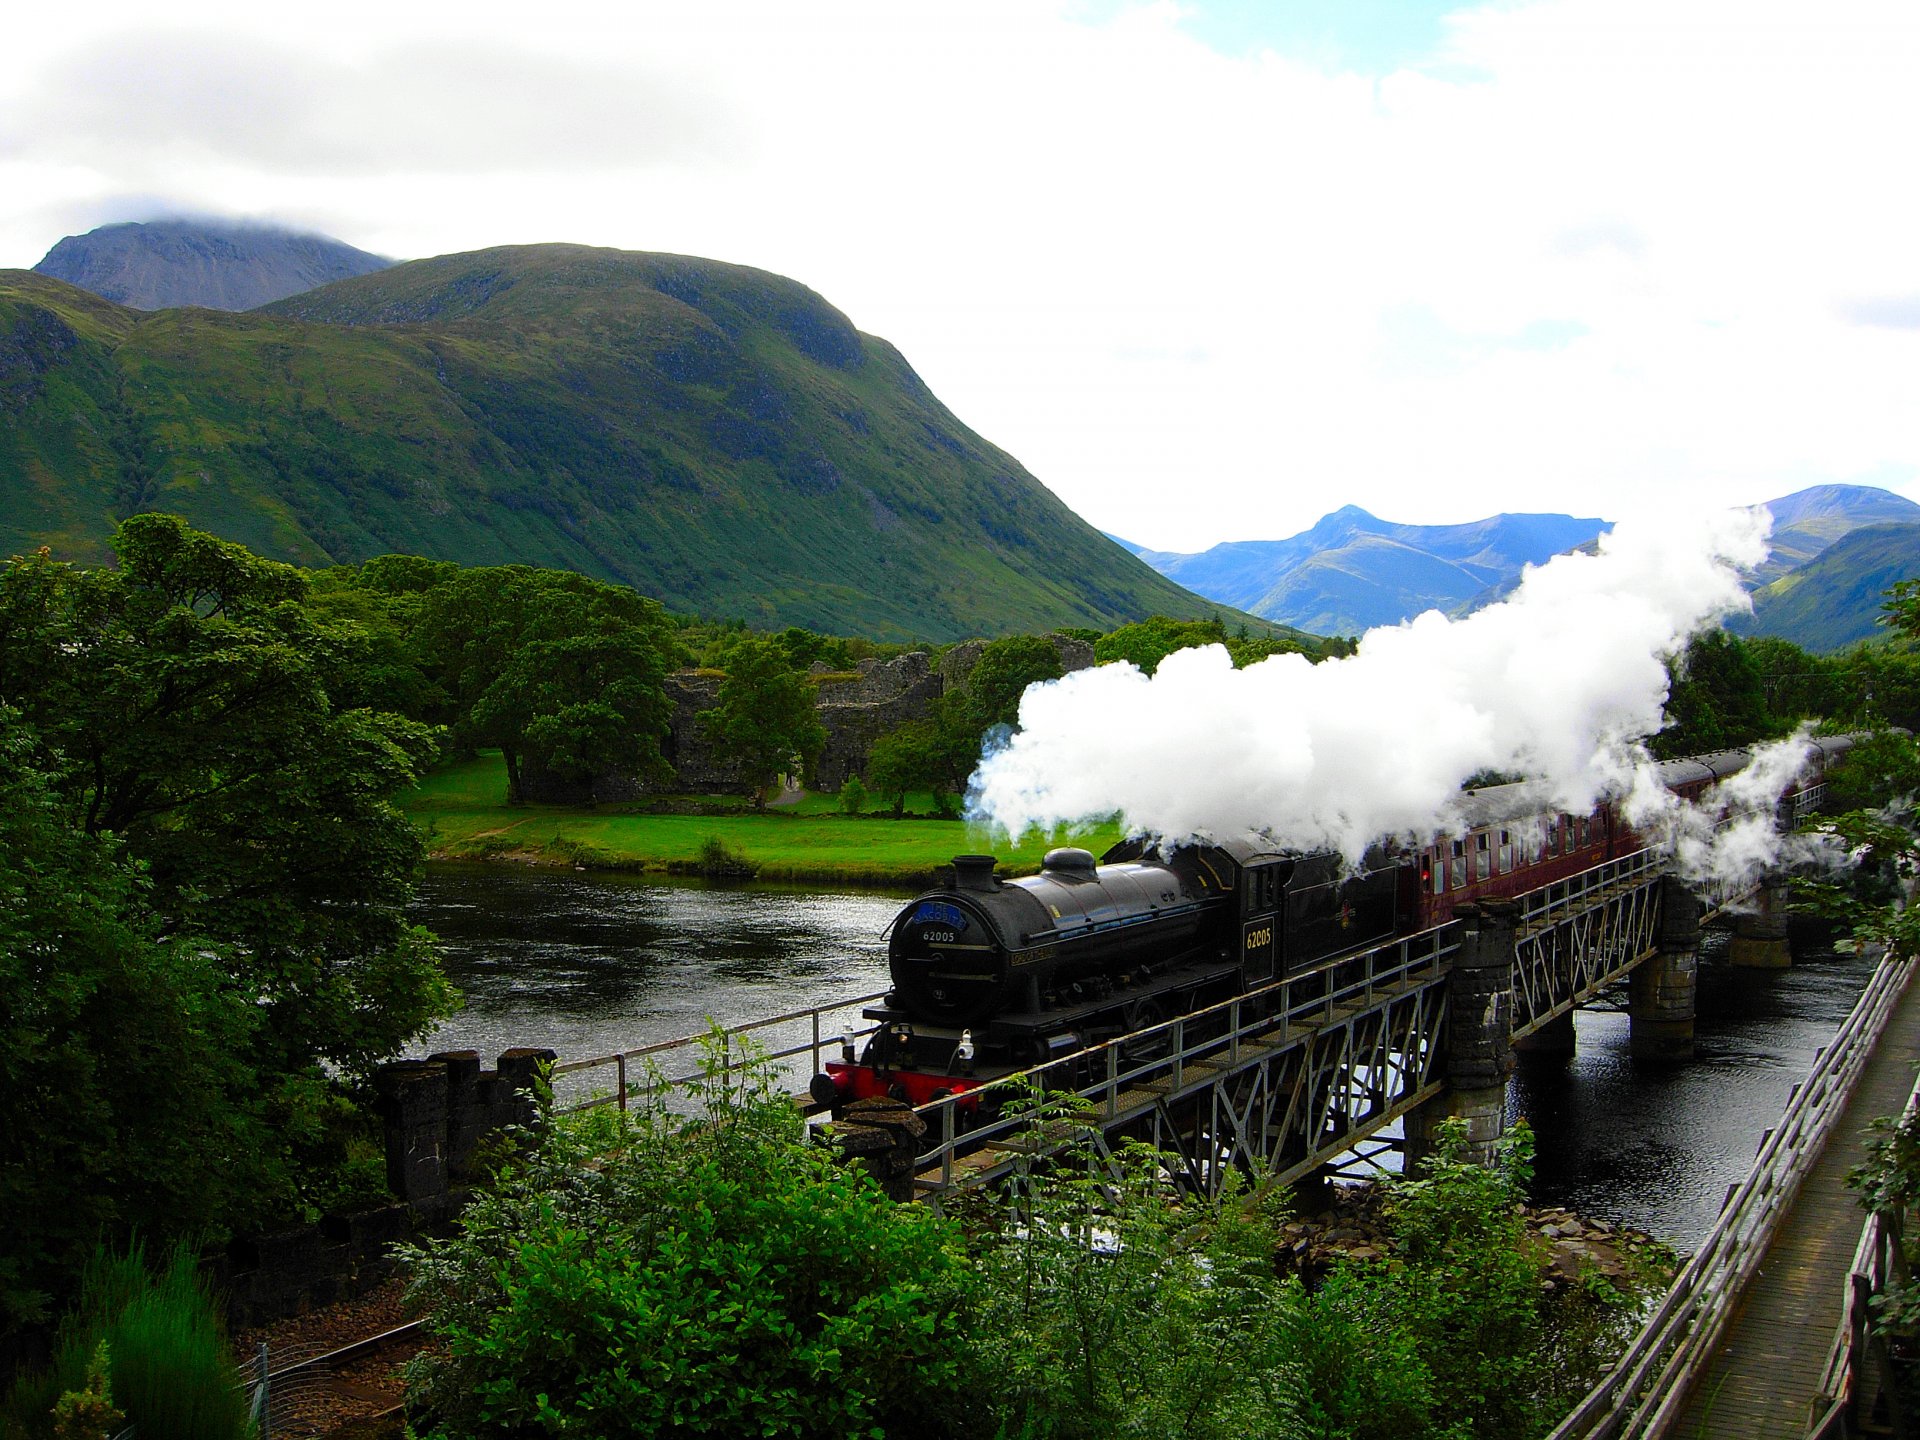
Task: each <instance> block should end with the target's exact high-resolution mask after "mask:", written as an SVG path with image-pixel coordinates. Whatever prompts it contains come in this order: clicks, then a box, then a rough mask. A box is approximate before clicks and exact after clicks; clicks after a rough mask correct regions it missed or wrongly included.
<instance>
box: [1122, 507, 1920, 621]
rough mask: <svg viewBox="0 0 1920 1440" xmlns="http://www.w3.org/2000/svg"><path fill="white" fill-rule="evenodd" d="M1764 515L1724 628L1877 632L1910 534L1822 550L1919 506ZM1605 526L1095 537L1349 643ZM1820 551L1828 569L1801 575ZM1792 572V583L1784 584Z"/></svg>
mask: <svg viewBox="0 0 1920 1440" xmlns="http://www.w3.org/2000/svg"><path fill="white" fill-rule="evenodd" d="M1767 508H1768V509H1769V510H1771V511H1772V512H1773V554H1772V557H1771V558H1770V559H1769V560H1768V561H1767V563H1766V564H1765V565H1763V566H1761V567H1760V569H1759V570H1758V571H1757V572H1755V574H1754V575H1753V576H1752V577H1751V579H1750V581H1749V583H1750V585H1751V587H1752V588H1753V590H1754V592H1755V596H1754V598H1755V601H1756V604H1757V607H1758V608H1757V610H1756V613H1755V614H1754V615H1753V616H1752V617H1751V618H1750V619H1749V618H1744V617H1743V618H1742V619H1740V620H1739V621H1738V622H1737V624H1736V627H1735V628H1737V629H1739V630H1740V631H1741V633H1743V634H1749V635H1756V634H1757V635H1782V636H1784V637H1785V638H1788V639H1793V640H1796V641H1798V642H1799V643H1801V644H1805V645H1808V646H1810V647H1812V648H1828V647H1830V646H1833V645H1838V644H1845V643H1848V642H1849V641H1851V640H1853V639H1857V638H1860V637H1862V636H1865V635H1871V634H1875V633H1877V628H1878V627H1877V626H1876V624H1875V621H1876V619H1877V616H1878V614H1879V592H1880V590H1882V589H1884V588H1885V586H1886V585H1888V584H1891V583H1892V581H1891V580H1888V579H1886V576H1887V575H1890V574H1893V573H1894V571H1895V570H1898V569H1899V567H1900V566H1901V565H1903V564H1905V563H1906V562H1905V559H1904V556H1905V554H1906V553H1907V551H1906V550H1903V548H1902V547H1903V545H1905V546H1911V545H1913V544H1914V543H1915V537H1920V530H1907V531H1904V532H1902V533H1900V534H1887V535H1877V536H1876V537H1875V538H1874V540H1873V543H1871V544H1869V543H1865V542H1864V541H1863V543H1860V544H1857V545H1852V546H1844V547H1842V546H1836V542H1838V541H1840V540H1842V539H1844V538H1845V537H1847V536H1849V535H1851V534H1853V533H1854V532H1855V531H1858V530H1861V529H1863V528H1865V527H1875V528H1876V530H1877V529H1878V528H1879V527H1885V526H1907V527H1911V526H1915V525H1920V505H1916V504H1915V503H1914V502H1913V501H1911V500H1907V499H1903V498H1902V497H1901V496H1898V495H1895V494H1894V493H1893V492H1892V491H1890V490H1882V489H1879V488H1877V487H1875V486H1871V485H1815V486H1813V487H1811V488H1809V489H1806V490H1799V491H1795V492H1794V493H1793V494H1791V495H1783V496H1781V497H1780V498H1779V499H1777V500H1769V501H1768V502H1767ZM1607 525H1608V522H1607V521H1604V520H1596V519H1579V518H1576V517H1574V516H1572V515H1494V516H1490V517H1489V518H1487V519H1485V520H1476V521H1473V522H1472V523H1470V524H1466V525H1396V524H1394V523H1393V522H1392V521H1389V520H1382V519H1379V518H1378V517H1377V516H1373V515H1369V514H1368V513H1367V512H1366V511H1365V510H1362V509H1360V508H1359V507H1358V506H1356V505H1348V506H1345V507H1344V508H1342V509H1339V510H1336V511H1334V512H1333V513H1332V514H1331V515H1328V516H1326V517H1325V518H1324V519H1322V520H1321V521H1320V522H1319V523H1318V524H1316V525H1315V526H1314V527H1313V528H1312V529H1311V530H1303V531H1301V532H1300V533H1299V534H1298V535H1295V536H1293V537H1292V538H1291V539H1287V540H1235V541H1230V542H1228V543H1226V544H1223V545H1216V546H1214V547H1213V548H1212V549H1211V550H1204V551H1201V552H1200V553H1199V554H1197V555H1183V554H1179V553H1177V552H1174V551H1168V550H1149V549H1147V548H1146V547H1145V546H1142V545H1135V544H1133V543H1131V542H1129V541H1126V540H1122V539H1120V537H1119V536H1117V535H1115V536H1111V537H1109V538H1111V539H1113V540H1115V541H1116V542H1117V543H1119V544H1120V545H1123V546H1125V547H1126V548H1127V549H1128V550H1131V551H1132V552H1133V553H1134V554H1135V555H1138V556H1139V557H1140V558H1141V559H1142V560H1144V561H1146V562H1147V564H1149V565H1151V566H1152V567H1153V568H1154V569H1156V570H1158V571H1159V572H1160V573H1161V574H1162V575H1165V576H1166V577H1167V578H1168V579H1170V580H1174V581H1177V582H1178V583H1180V584H1182V585H1184V586H1186V587H1187V588H1188V589H1189V590H1192V591H1193V592H1195V593H1196V594H1199V595H1203V596H1205V597H1206V598H1207V599H1209V600H1217V601H1219V602H1220V603H1222V604H1225V605H1232V606H1235V607H1236V608H1238V609H1241V610H1246V611H1250V612H1251V613H1253V614H1255V615H1259V616H1263V617H1264V618H1266V619H1268V620H1278V621H1280V622H1282V623H1283V624H1287V625H1296V626H1298V627H1299V628H1300V629H1302V630H1309V631H1312V632H1314V633H1316V634H1321V635H1331V634H1340V635H1354V634H1359V633H1360V632H1362V631H1364V630H1368V629H1371V628H1372V627H1373V626H1375V625H1395V624H1398V623H1399V622H1400V621H1402V620H1407V619H1411V618H1412V617H1413V616H1415V615H1418V614H1420V613H1421V612H1422V611H1423V610H1441V611H1444V612H1446V613H1448V614H1462V613H1465V612H1466V611H1469V610H1473V609H1476V608H1478V607H1479V606H1481V605H1485V604H1487V603H1488V602H1490V601H1492V600H1496V599H1498V598H1499V597H1500V596H1502V595H1504V594H1506V593H1507V592H1508V591H1510V590H1511V589H1512V588H1513V587H1514V586H1515V585H1517V584H1518V583H1519V581H1520V572H1521V570H1522V569H1523V568H1524V567H1525V566H1527V565H1530V564H1531V565H1539V564H1544V563H1545V562H1546V561H1547V560H1548V559H1550V558H1552V557H1553V556H1555V555H1557V554H1559V553H1560V552H1561V551H1563V550H1573V549H1576V548H1578V547H1580V546H1582V545H1588V544H1591V543H1592V542H1593V540H1594V538H1595V537H1596V536H1598V535H1599V534H1600V533H1601V532H1602V531H1603V530H1605V529H1606V528H1607ZM1830 547H1833V552H1834V553H1833V557H1832V559H1831V560H1829V561H1827V563H1825V564H1823V565H1819V566H1818V568H1815V567H1816V562H1819V561H1821V560H1822V558H1823V557H1824V556H1825V555H1826V554H1827V552H1828V550H1829V548H1830ZM1802 570H1806V571H1808V572H1809V575H1808V576H1807V577H1806V579H1805V580H1804V581H1802V580H1798V579H1793V578H1792V577H1796V576H1799V575H1800V573H1801V571H1802ZM1856 570H1857V571H1858V572H1859V573H1858V574H1857V575H1855V574H1854V572H1855V571H1856ZM1910 575H1911V576H1920V565H1916V568H1915V569H1914V570H1912V571H1911V572H1909V574H1898V575H1894V578H1895V579H1905V578H1910ZM1849 577H1851V578H1849ZM1789 595H1791V596H1792V599H1791V600H1789V599H1788V597H1789ZM1816 597H1818V598H1816Z"/></svg>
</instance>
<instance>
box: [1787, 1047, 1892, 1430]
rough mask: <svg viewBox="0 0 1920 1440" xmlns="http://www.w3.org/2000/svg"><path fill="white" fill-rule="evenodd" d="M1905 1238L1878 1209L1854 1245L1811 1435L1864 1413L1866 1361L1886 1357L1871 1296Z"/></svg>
mask: <svg viewBox="0 0 1920 1440" xmlns="http://www.w3.org/2000/svg"><path fill="white" fill-rule="evenodd" d="M1917 1109H1920V1081H1915V1082H1914V1087H1913V1092H1912V1093H1911V1094H1910V1095H1908V1096H1907V1103H1906V1107H1905V1113H1907V1114H1909V1115H1910V1114H1912V1113H1913V1112H1914V1111H1915V1110H1917ZM1901 1240H1902V1236H1901V1224H1900V1217H1899V1216H1897V1215H1883V1214H1881V1213H1879V1212H1877V1211H1876V1212H1874V1213H1872V1214H1870V1215H1868V1216H1867V1221H1866V1223H1865V1224H1864V1225H1862V1226H1861V1227H1860V1243H1859V1244H1858V1245H1857V1246H1855V1247H1854V1251H1853V1262H1852V1263H1851V1264H1850V1265H1848V1267H1847V1280H1846V1291H1845V1293H1844V1294H1843V1295H1842V1296H1841V1309H1840V1324H1839V1325H1838V1327H1836V1329H1835V1331H1834V1336H1833V1346H1832V1348H1831V1349H1830V1350H1828V1352H1827V1367H1826V1370H1825V1371H1824V1372H1823V1374H1822V1376H1821V1379H1820V1393H1819V1397H1818V1398H1817V1399H1816V1400H1815V1402H1814V1414H1813V1416H1812V1423H1811V1424H1810V1426H1809V1427H1808V1430H1807V1440H1841V1437H1843V1436H1845V1435H1847V1434H1849V1433H1851V1432H1852V1430H1853V1428H1855V1426H1856V1424H1857V1422H1858V1419H1859V1418H1860V1417H1859V1415H1858V1405H1857V1403H1856V1402H1857V1401H1858V1400H1859V1399H1860V1398H1861V1396H1862V1391H1863V1388H1864V1387H1863V1385H1862V1383H1861V1382H1862V1379H1863V1377H1862V1374H1861V1367H1862V1366H1863V1365H1864V1364H1865V1363H1866V1362H1867V1359H1868V1357H1869V1355H1870V1354H1871V1355H1872V1357H1873V1358H1874V1359H1876V1360H1880V1361H1882V1362H1883V1363H1884V1359H1885V1355H1884V1349H1879V1348H1877V1347H1875V1345H1874V1344H1873V1338H1874V1337H1872V1336H1870V1335H1869V1334H1868V1326H1869V1324H1870V1322H1871V1319H1872V1316H1871V1314H1870V1311H1869V1307H1868V1304H1867V1302H1868V1300H1869V1299H1871V1298H1872V1297H1873V1296H1875V1295H1878V1294H1879V1293H1880V1292H1881V1291H1883V1290H1884V1289H1886V1286H1887V1281H1888V1280H1889V1279H1890V1278H1892V1277H1893V1276H1895V1275H1896V1274H1898V1273H1899V1269H1900V1265H1901V1259H1900V1247H1901ZM1878 1378H1879V1379H1880V1380H1881V1382H1882V1383H1883V1384H1884V1383H1886V1382H1887V1381H1888V1380H1890V1379H1891V1376H1890V1375H1889V1374H1887V1373H1886V1372H1885V1370H1884V1369H1883V1371H1882V1374H1881V1375H1880V1376H1879V1377H1878ZM1896 1403H1897V1402H1896Z"/></svg>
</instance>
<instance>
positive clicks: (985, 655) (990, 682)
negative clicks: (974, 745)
mask: <svg viewBox="0 0 1920 1440" xmlns="http://www.w3.org/2000/svg"><path fill="white" fill-rule="evenodd" d="M1062 673H1064V672H1063V671H1062V669H1061V665H1060V652H1059V651H1058V650H1057V649H1055V648H1054V645H1053V642H1052V641H1051V640H1049V639H1047V637H1046V636H1044V635H1009V636H1007V637H1006V638H1005V639H1002V640H995V641H992V642H991V643H990V644H988V645H987V647H986V648H985V649H983V650H982V651H981V652H980V656H979V658H978V659H977V660H975V661H974V662H973V669H972V671H971V672H969V674H968V675H967V684H966V691H965V699H964V701H963V702H962V706H963V711H964V714H965V716H966V720H967V723H968V724H969V725H971V726H972V727H973V729H974V731H975V732H976V733H979V732H982V731H985V730H988V729H990V728H991V727H993V726H995V725H1013V724H1016V723H1017V722H1018V721H1019V718H1020V697H1021V696H1022V695H1025V694H1026V693H1027V687H1028V686H1029V685H1037V684H1039V683H1040V682H1041V681H1043V680H1058V679H1059V678H1060V676H1061V675H1062Z"/></svg>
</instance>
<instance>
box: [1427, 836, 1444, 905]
mask: <svg viewBox="0 0 1920 1440" xmlns="http://www.w3.org/2000/svg"><path fill="white" fill-rule="evenodd" d="M1427 871H1428V873H1429V874H1430V875H1431V876H1432V878H1433V893H1434V894H1436V895H1444V894H1446V893H1447V862H1446V860H1445V859H1444V858H1443V857H1442V856H1441V854H1440V847H1439V846H1438V845H1436V846H1434V847H1433V849H1431V850H1429V851H1427Z"/></svg>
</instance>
